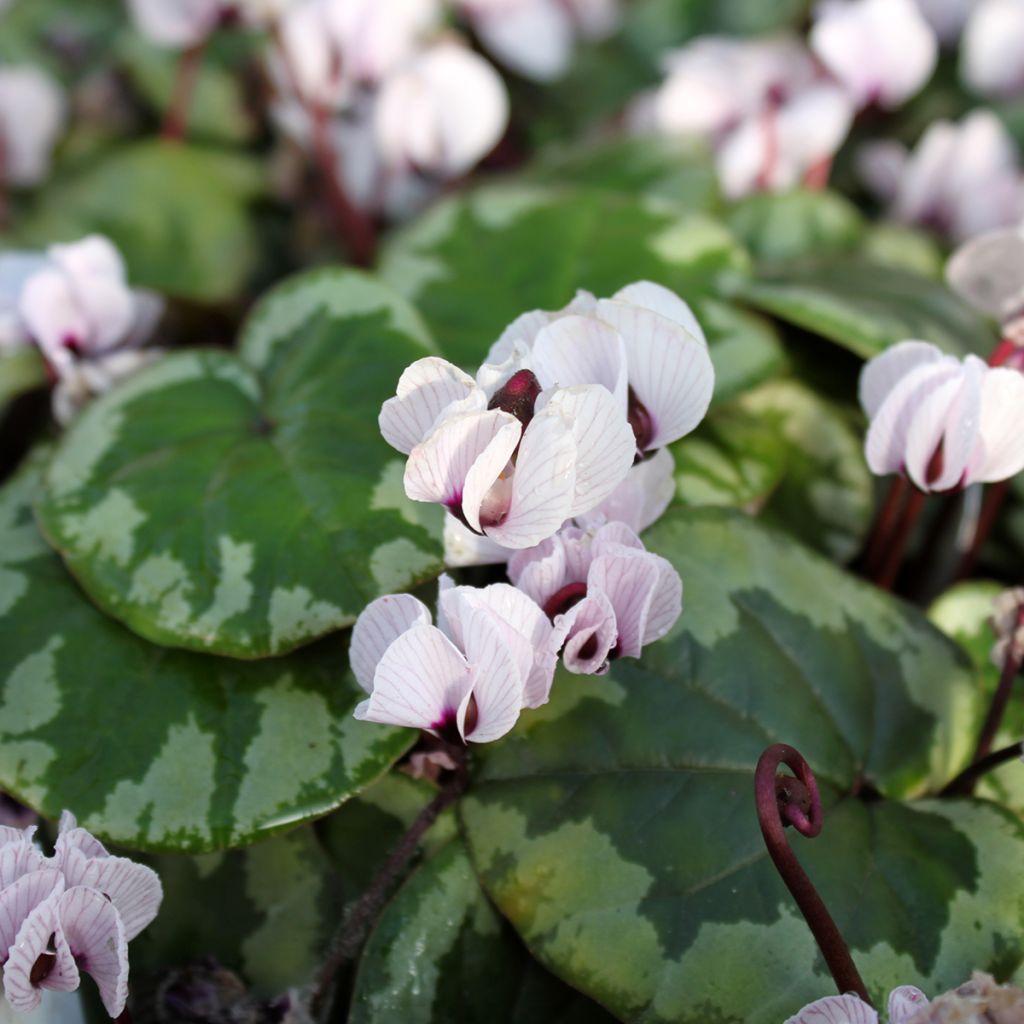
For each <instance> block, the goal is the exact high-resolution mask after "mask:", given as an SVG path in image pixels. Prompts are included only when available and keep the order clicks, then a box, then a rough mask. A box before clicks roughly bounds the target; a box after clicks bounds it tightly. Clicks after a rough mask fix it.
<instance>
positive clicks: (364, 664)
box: [349, 576, 559, 743]
mask: <svg viewBox="0 0 1024 1024" xmlns="http://www.w3.org/2000/svg"><path fill="white" fill-rule="evenodd" d="M558 646H559V644H558V640H557V638H556V636H555V632H554V630H553V629H552V626H551V624H550V622H549V621H548V620H547V618H546V617H545V615H544V613H543V612H542V611H541V610H540V608H538V607H537V605H535V604H534V603H533V601H531V600H530V599H529V598H528V597H527V596H526V595H525V594H523V593H521V592H520V591H518V590H516V589H515V587H512V586H509V585H508V584H505V583H495V584H492V585H491V586H489V587H484V588H480V589H477V588H473V587H457V586H454V585H453V584H452V582H451V580H450V579H449V578H448V577H446V576H442V577H441V581H440V585H439V588H438V602H437V625H436V626H435V625H433V624H432V623H431V617H430V611H429V609H428V608H427V607H426V605H424V604H423V603H422V602H421V601H418V600H417V599H416V598H414V597H412V596H410V595H408V594H394V595H391V596H388V597H381V598H378V599H377V600H376V601H373V602H372V603H371V604H369V605H368V606H367V607H366V608H365V609H364V611H363V613H362V614H361V615H360V616H359V618H358V619H357V620H356V623H355V625H354V626H353V628H352V641H351V645H350V648H349V658H350V663H351V666H352V672H353V673H354V675H355V677H356V680H357V681H358V683H359V685H360V686H362V687H363V689H364V690H366V691H367V692H368V693H369V695H370V696H369V698H368V699H367V700H365V701H363V702H362V704H360V705H359V706H358V707H357V708H356V711H355V716H356V718H358V719H361V720H364V721H368V722H383V723H388V724H391V725H405V726H412V727H414V728H417V729H426V730H427V731H429V732H431V733H433V734H435V735H437V736H441V737H443V738H445V739H448V740H453V739H454V740H462V741H465V742H469V741H472V742H473V743H486V742H488V741H490V740H496V739H498V738H499V737H501V736H504V735H505V733H507V732H508V731H509V730H510V729H511V728H512V726H514V725H515V723H516V721H517V720H518V718H519V713H520V711H522V709H523V708H533V707H539V706H540V705H541V704H544V703H546V702H547V699H548V693H549V692H550V689H551V681H552V679H553V677H554V671H555V663H556V660H557V656H558Z"/></svg>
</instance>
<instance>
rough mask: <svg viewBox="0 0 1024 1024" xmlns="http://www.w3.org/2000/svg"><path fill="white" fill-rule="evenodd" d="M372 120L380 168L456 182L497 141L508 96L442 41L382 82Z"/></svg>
mask: <svg viewBox="0 0 1024 1024" xmlns="http://www.w3.org/2000/svg"><path fill="white" fill-rule="evenodd" d="M374 120H375V131H376V138H377V144H378V146H379V147H380V153H381V156H382V157H383V159H384V162H385V163H386V164H389V165H392V166H398V167H401V166H406V165H410V166H412V167H414V168H416V169H418V170H421V171H425V172H428V173H432V174H438V175H441V176H443V177H456V176H458V175H460V174H463V173H465V172H466V171H468V170H469V169H470V168H471V167H472V166H473V165H474V164H475V163H476V162H477V161H478V160H480V158H481V157H484V156H486V155H487V153H488V152H489V151H490V150H491V149H493V148H494V146H495V144H496V143H497V142H498V140H499V139H500V138H501V136H502V134H503V133H504V131H505V125H506V123H507V121H508V94H507V93H506V91H505V85H504V82H503V81H502V80H501V78H500V76H499V75H498V74H497V72H496V71H495V70H494V69H493V68H492V67H491V66H490V65H489V64H488V63H487V62H486V61H485V60H483V58H481V57H479V56H477V55H476V54H474V53H473V52H472V51H470V50H468V49H466V48H465V47H462V46H459V45H457V44H455V43H449V42H442V43H438V44H436V45H435V46H433V47H431V48H430V49H429V50H425V51H423V52H422V53H421V54H419V55H418V56H417V57H416V59H415V60H414V61H413V62H412V63H410V64H409V65H408V66H407V67H406V68H404V69H403V70H402V71H400V72H398V73H396V74H395V75H393V76H391V77H389V78H388V79H387V80H386V81H385V82H384V84H383V86H382V87H381V91H380V94H379V96H378V100H377V106H376V110H375V113H374Z"/></svg>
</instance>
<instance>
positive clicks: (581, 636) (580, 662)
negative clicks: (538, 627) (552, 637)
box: [555, 591, 618, 675]
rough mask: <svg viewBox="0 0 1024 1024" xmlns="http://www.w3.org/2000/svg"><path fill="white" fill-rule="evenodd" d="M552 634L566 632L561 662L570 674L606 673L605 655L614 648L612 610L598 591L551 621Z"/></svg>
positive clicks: (606, 599) (614, 630)
mask: <svg viewBox="0 0 1024 1024" xmlns="http://www.w3.org/2000/svg"><path fill="white" fill-rule="evenodd" d="M555 631H556V633H558V632H559V631H561V632H563V633H567V635H568V640H566V643H565V648H564V649H563V651H562V662H563V664H564V665H565V667H566V668H567V669H568V670H569V671H570V672H575V673H577V674H581V675H600V674H603V673H604V672H606V671H607V668H608V655H609V654H610V653H611V650H612V648H613V647H614V646H615V641H616V639H617V637H618V629H617V627H616V624H615V609H614V608H612V606H611V602H610V601H609V600H608V598H607V597H606V596H605V595H604V594H603V593H602V592H601V591H594V593H592V594H591V593H588V594H587V596H586V597H585V598H583V600H582V601H580V602H579V604H577V605H574V606H573V607H572V608H570V609H569V611H567V612H566V613H565V615H560V616H558V618H557V619H555Z"/></svg>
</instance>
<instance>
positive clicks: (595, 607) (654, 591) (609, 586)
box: [508, 523, 683, 675]
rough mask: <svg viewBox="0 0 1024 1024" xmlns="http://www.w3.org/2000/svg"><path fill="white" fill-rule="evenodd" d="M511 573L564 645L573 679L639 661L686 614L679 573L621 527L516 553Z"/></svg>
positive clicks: (559, 537)
mask: <svg viewBox="0 0 1024 1024" xmlns="http://www.w3.org/2000/svg"><path fill="white" fill-rule="evenodd" d="M508 574H509V579H511V580H512V582H513V583H514V584H515V585H516V586H517V587H518V588H519V589H520V590H522V591H523V592H524V593H526V594H528V595H529V596H530V597H531V598H532V599H533V600H534V601H535V602H536V603H537V604H538V605H540V607H541V608H543V609H544V614H545V615H547V616H548V618H550V619H551V620H552V622H553V623H554V626H555V631H556V633H557V634H558V637H559V638H564V639H565V647H564V650H563V652H562V657H563V660H564V662H565V666H566V668H567V669H569V671H570V672H579V673H583V674H585V675H593V674H600V673H604V672H607V670H608V662H609V661H611V660H614V659H615V658H639V657H640V653H641V651H642V650H643V648H644V647H645V646H646V645H647V644H650V643H653V642H654V641H655V640H660V639H661V638H662V637H663V636H664V635H665V634H666V633H667V632H668V631H669V630H670V629H671V628H672V626H673V625H674V624H675V621H676V619H678V618H679V615H680V613H681V612H682V610H683V603H682V602H683V584H682V581H681V580H680V579H679V574H678V573H677V572H676V570H675V568H674V567H673V566H672V564H671V563H670V562H668V561H666V560H665V559H664V558H662V557H660V556H659V555H655V554H652V553H651V552H649V551H647V550H646V549H645V548H644V545H643V542H642V541H641V540H640V538H639V537H637V535H636V534H635V533H634V532H633V531H632V530H630V529H629V527H627V526H626V525H625V524H623V523H608V524H606V525H604V526H601V527H599V528H598V529H597V530H595V531H593V532H591V531H586V530H581V529H578V528H577V527H573V526H570V527H565V528H564V529H562V530H560V531H559V532H558V533H557V534H555V536H554V537H549V538H548V539H547V540H546V541H544V542H543V543H542V544H539V545H538V546H537V547H535V548H531V549H530V550H529V551H517V552H515V553H514V554H513V555H512V557H511V558H510V559H509V563H508Z"/></svg>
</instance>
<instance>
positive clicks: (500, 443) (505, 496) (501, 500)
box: [462, 413, 524, 530]
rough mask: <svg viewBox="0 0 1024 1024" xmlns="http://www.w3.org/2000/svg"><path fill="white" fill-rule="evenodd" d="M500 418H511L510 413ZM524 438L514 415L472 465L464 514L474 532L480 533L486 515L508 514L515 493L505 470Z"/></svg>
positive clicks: (466, 488)
mask: <svg viewBox="0 0 1024 1024" xmlns="http://www.w3.org/2000/svg"><path fill="white" fill-rule="evenodd" d="M501 415H502V416H506V417H508V416H509V414H508V413H502V414H501ZM523 435H524V431H523V428H522V424H520V422H519V420H517V419H516V418H515V417H514V416H512V417H511V422H509V421H508V420H506V421H505V422H504V425H503V426H502V428H501V430H500V431H499V433H498V434H497V435H496V436H495V437H494V439H493V440H492V441H491V442H490V443H489V444H488V445H487V447H486V448H485V449H484V450H483V451H482V452H481V453H480V455H479V456H478V457H477V459H476V460H475V461H474V462H473V465H472V466H470V468H469V472H468V473H467V474H466V480H465V484H464V485H463V490H462V514H463V515H464V516H465V517H466V524H467V525H468V526H469V528H470V529H471V530H480V529H481V528H482V527H481V522H482V520H483V518H484V517H485V516H487V517H488V518H501V517H503V516H504V515H505V513H506V511H507V509H508V507H509V503H510V496H511V493H512V484H511V483H510V482H509V481H508V477H507V472H506V471H507V469H508V466H509V463H510V461H511V459H512V456H513V454H514V453H515V450H516V446H517V445H518V444H519V442H520V441H521V440H522V438H523ZM521 451H522V450H521V449H520V453H521Z"/></svg>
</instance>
